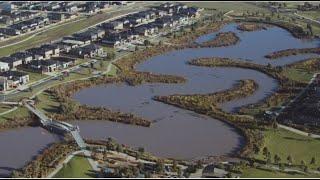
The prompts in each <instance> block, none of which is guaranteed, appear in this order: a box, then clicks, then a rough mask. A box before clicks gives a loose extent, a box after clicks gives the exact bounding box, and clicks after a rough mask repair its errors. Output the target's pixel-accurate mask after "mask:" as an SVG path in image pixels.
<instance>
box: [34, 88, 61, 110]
mask: <svg viewBox="0 0 320 180" xmlns="http://www.w3.org/2000/svg"><path fill="white" fill-rule="evenodd" d="M37 97H38V98H39V103H38V104H37V108H39V109H40V110H42V111H44V112H56V111H57V110H58V108H59V106H60V103H59V102H58V101H57V99H56V98H55V97H54V96H52V95H50V94H49V93H47V92H43V93H41V94H39V95H38V96H37Z"/></svg>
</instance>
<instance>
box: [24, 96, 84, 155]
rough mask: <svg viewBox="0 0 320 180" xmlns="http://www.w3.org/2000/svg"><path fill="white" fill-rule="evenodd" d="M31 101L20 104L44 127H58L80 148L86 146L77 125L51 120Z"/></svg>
mask: <svg viewBox="0 0 320 180" xmlns="http://www.w3.org/2000/svg"><path fill="white" fill-rule="evenodd" d="M31 103H32V101H31V100H28V101H24V102H22V104H23V105H24V106H25V107H26V108H27V109H29V110H30V111H31V112H32V113H34V114H35V115H36V116H37V117H38V118H39V119H40V122H41V124H42V125H43V126H44V127H47V128H49V129H58V130H61V131H63V132H66V133H70V134H71V135H72V137H73V139H74V140H75V141H76V143H77V144H78V146H79V147H80V148H81V149H84V148H85V147H86V146H87V145H86V143H85V142H84V140H83V139H82V137H81V136H80V133H79V132H80V129H79V127H78V126H74V125H72V124H69V123H67V122H62V121H56V120H52V119H50V118H48V117H47V116H46V115H45V114H44V113H42V112H41V111H39V110H38V109H36V108H35V107H34V106H33V105H32V104H31Z"/></svg>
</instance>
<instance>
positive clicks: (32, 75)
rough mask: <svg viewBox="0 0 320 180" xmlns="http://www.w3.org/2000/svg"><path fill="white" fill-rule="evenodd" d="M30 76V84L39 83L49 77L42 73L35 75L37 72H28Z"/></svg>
mask: <svg viewBox="0 0 320 180" xmlns="http://www.w3.org/2000/svg"><path fill="white" fill-rule="evenodd" d="M27 73H28V74H29V80H30V81H29V83H32V82H35V81H39V80H40V79H43V78H46V77H48V75H45V74H41V73H35V72H27Z"/></svg>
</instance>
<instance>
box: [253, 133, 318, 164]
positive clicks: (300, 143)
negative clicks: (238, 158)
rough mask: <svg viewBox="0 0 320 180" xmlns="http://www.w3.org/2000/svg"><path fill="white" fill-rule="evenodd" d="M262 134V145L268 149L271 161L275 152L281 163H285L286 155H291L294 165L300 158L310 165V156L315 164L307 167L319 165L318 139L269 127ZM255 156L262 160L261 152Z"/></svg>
mask: <svg viewBox="0 0 320 180" xmlns="http://www.w3.org/2000/svg"><path fill="white" fill-rule="evenodd" d="M264 134H265V140H264V146H265V147H267V148H268V150H269V151H270V153H271V156H272V161H273V157H274V155H276V154H277V155H278V156H280V158H281V162H282V163H287V157H288V156H289V155H291V156H292V158H293V164H294V165H300V164H301V161H302V160H304V161H305V162H306V164H307V165H310V161H311V159H312V157H315V158H316V164H315V165H312V166H309V167H314V168H317V167H318V166H320V152H319V149H320V140H318V139H313V138H311V137H305V136H301V135H298V134H295V133H293V132H290V131H287V130H283V129H276V130H275V129H270V130H267V131H265V132H264ZM256 158H257V159H259V160H264V156H263V154H262V152H260V153H259V154H258V155H257V156H256Z"/></svg>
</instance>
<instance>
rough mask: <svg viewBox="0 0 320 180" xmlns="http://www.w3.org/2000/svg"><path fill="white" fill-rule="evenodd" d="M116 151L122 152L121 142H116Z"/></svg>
mask: <svg viewBox="0 0 320 180" xmlns="http://www.w3.org/2000/svg"><path fill="white" fill-rule="evenodd" d="M116 151H117V152H120V153H122V152H123V147H122V145H121V144H118V145H117V149H116Z"/></svg>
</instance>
